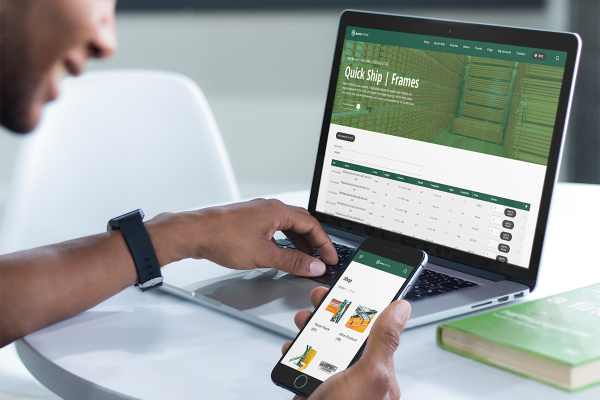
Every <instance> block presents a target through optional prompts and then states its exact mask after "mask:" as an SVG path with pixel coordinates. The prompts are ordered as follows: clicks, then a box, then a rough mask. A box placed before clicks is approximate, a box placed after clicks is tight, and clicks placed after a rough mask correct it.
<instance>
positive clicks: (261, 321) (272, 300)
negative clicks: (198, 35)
mask: <svg viewBox="0 0 600 400" xmlns="http://www.w3.org/2000/svg"><path fill="white" fill-rule="evenodd" d="M580 48H581V40H580V38H579V37H578V36H577V35H576V34H571V33H558V32H546V31H536V30H528V29H520V28H510V27H502V26H492V25H478V24H471V23H461V22H454V21H444V20H433V19H423V18H413V17H406V16H397V15H388V14H377V13H366V12H358V11H346V12H344V13H343V14H342V16H341V19H340V25H339V32H338V37H337V44H336V49H335V54H334V58H333V67H332V71H331V80H330V84H329V92H328V95H327V103H326V107H325V113H324V120H323V125H322V130H321V137H320V142H319V148H318V153H317V157H316V164H315V172H314V178H313V183H312V189H311V193H310V200H309V203H308V204H307V205H306V206H307V208H308V210H309V211H310V212H311V214H312V215H313V216H315V217H316V218H317V219H318V220H319V222H320V223H321V224H322V226H323V227H324V228H325V230H326V232H327V233H328V234H329V235H330V237H331V239H332V240H333V241H334V243H335V245H336V247H337V249H338V252H339V255H340V264H338V265H335V266H329V267H328V268H327V272H326V273H325V275H324V276H322V277H319V278H316V279H308V278H302V277H297V276H293V275H290V274H286V273H283V272H280V271H277V270H254V271H245V272H237V271H234V272H230V273H229V271H228V272H227V274H226V275H225V276H217V277H215V278H214V279H209V280H198V279H197V278H196V279H195V278H194V274H190V273H189V268H181V270H180V271H179V272H177V271H178V270H177V269H172V270H171V272H170V277H169V276H166V280H165V285H164V286H163V289H164V290H165V291H167V292H169V293H172V294H175V295H178V296H181V297H184V298H187V299H190V300H192V301H194V302H197V303H198V304H202V305H204V306H207V307H211V308H213V309H215V310H219V311H221V312H224V313H227V314H230V315H232V316H235V317H237V318H240V319H243V320H245V321H248V322H250V323H253V324H256V325H260V326H262V327H265V328H267V329H270V330H272V331H275V332H278V333H281V334H283V335H285V336H288V337H293V336H295V335H296V333H297V331H298V330H297V329H296V327H295V326H294V323H293V317H294V314H295V313H296V312H297V311H298V310H300V309H306V308H311V304H310V302H309V297H308V294H309V292H310V291H311V290H312V289H313V288H315V287H317V286H322V285H330V284H331V283H332V282H333V281H334V280H335V278H336V276H337V274H339V273H340V271H341V270H342V269H343V268H344V267H345V265H346V263H347V262H348V260H349V259H350V258H351V257H352V255H353V253H354V251H355V249H356V248H357V246H358V245H359V244H360V243H361V241H362V240H363V239H364V238H365V237H367V236H376V237H380V238H384V239H387V240H390V241H394V242H397V243H400V244H403V245H408V246H412V247H415V248H418V249H422V250H424V251H426V252H427V254H428V256H429V264H428V265H427V270H426V271H425V272H424V273H423V274H422V275H421V277H420V280H419V281H418V283H417V284H416V285H415V286H414V288H413V289H412V290H411V292H410V293H408V295H407V297H406V298H407V299H408V300H409V301H410V302H411V304H412V310H413V311H412V317H411V319H410V321H409V323H408V326H409V327H410V326H418V325H422V324H426V323H430V322H434V321H438V320H441V319H443V318H448V317H453V316H456V315H460V314H464V313H468V312H471V311H474V310H479V309H483V308H486V307H491V306H494V305H497V304H501V303H505V302H509V301H512V300H514V299H518V298H522V297H524V296H527V295H528V294H529V293H530V292H531V291H532V290H533V289H534V288H535V286H536V282H537V277H538V271H539V267H540V257H541V254H542V246H543V242H544V234H545V230H546V223H547V219H548V211H549V207H550V200H551V197H552V189H553V186H554V184H555V182H556V177H557V171H558V168H559V164H560V155H561V150H562V144H563V141H564V137H565V131H566V127H567V122H568V115H569V109H570V105H571V99H572V93H573V89H574V84H575V77H576V71H577V66H578V62H579V53H580ZM296 62H306V63H309V62H310V59H298V60H296ZM290 79H292V77H291V78H290ZM294 79H296V80H295V81H293V82H291V83H293V84H301V79H302V77H295V78H294ZM292 87H293V85H292ZM307 158H308V159H312V158H313V156H312V155H307ZM279 244H280V246H282V247H288V248H291V247H293V244H292V243H290V242H289V241H287V240H285V239H283V240H279ZM232 246H234V244H232ZM188 262H193V263H200V262H198V261H188ZM204 263H208V262H206V261H204ZM206 268H207V265H204V266H200V265H198V269H206ZM173 274H175V275H173ZM373 289H374V290H377V288H373Z"/></svg>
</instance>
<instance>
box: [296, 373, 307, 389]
mask: <svg viewBox="0 0 600 400" xmlns="http://www.w3.org/2000/svg"><path fill="white" fill-rule="evenodd" d="M306 382H308V377H307V376H306V375H300V376H298V377H297V378H296V380H295V381H294V386H295V387H297V388H298V389H300V388H303V387H304V385H306Z"/></svg>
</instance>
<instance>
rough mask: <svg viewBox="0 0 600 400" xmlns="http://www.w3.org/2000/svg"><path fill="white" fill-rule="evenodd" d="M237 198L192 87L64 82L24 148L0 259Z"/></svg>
mask: <svg viewBox="0 0 600 400" xmlns="http://www.w3.org/2000/svg"><path fill="white" fill-rule="evenodd" d="M238 199H239V191H238V187H237V183H236V181H235V177H234V175H233V169H232V168H231V163H230V161H229V157H228V155H227V151H226V149H225V146H224V144H223V140H222V138H221V134H220V132H219V128H218V126H217V123H216V121H215V119H214V116H213V114H212V111H211V109H210V107H209V105H208V103H207V101H206V98H205V97H204V95H203V93H202V92H201V90H200V88H199V87H198V86H197V85H196V84H195V83H194V82H193V81H192V80H190V79H189V78H187V77H185V76H182V75H179V74H174V73H166V72H157V71H138V70H130V71H127V70H123V71H105V72H92V73H88V74H85V75H84V76H82V77H80V78H68V79H66V80H65V81H63V83H62V84H61V95H60V97H59V100H57V101H56V102H55V103H54V104H51V105H49V106H48V107H47V109H46V111H45V113H44V116H43V121H42V123H41V124H40V126H39V128H38V129H37V130H36V131H35V132H33V133H31V134H30V137H28V138H27V139H25V141H24V143H23V144H22V147H21V149H20V154H19V156H18V158H17V164H16V166H15V172H14V174H13V177H12V182H11V185H10V186H9V192H8V197H7V200H6V203H5V204H6V206H5V209H4V217H3V219H2V226H1V227H0V254H5V253H8V252H13V251H17V250H22V249H27V248H32V247H37V246H41V245H45V244H50V243H55V242H59V241H64V240H68V239H73V238H76V237H80V236H84V235H89V234H94V233H99V232H102V231H103V230H104V229H106V223H107V221H108V220H109V219H110V218H112V217H115V216H117V215H120V214H123V213H126V212H128V211H131V210H134V209H137V208H142V209H143V210H144V212H145V213H146V215H147V218H151V217H153V216H155V215H156V214H159V213H161V212H165V211H171V212H173V211H181V210H185V209H191V208H196V207H201V206H203V205H207V204H213V203H219V202H228V201H235V200H238Z"/></svg>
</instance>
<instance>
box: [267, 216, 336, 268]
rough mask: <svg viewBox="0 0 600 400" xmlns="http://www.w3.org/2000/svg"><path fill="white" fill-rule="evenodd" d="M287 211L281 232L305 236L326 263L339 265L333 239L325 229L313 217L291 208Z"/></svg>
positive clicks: (280, 228) (280, 227)
mask: <svg viewBox="0 0 600 400" xmlns="http://www.w3.org/2000/svg"><path fill="white" fill-rule="evenodd" d="M287 211H288V214H286V215H287V218H286V221H284V222H282V224H281V226H279V230H281V231H290V232H294V233H295V234H298V235H302V236H304V237H305V238H306V240H308V242H309V243H310V244H311V245H312V247H314V248H315V250H317V253H319V255H320V256H321V258H322V259H323V261H324V262H326V263H327V264H329V265H335V264H337V262H338V255H337V251H336V250H335V246H334V245H333V243H332V242H331V239H329V236H327V234H326V233H325V231H324V230H323V227H321V224H319V222H318V221H317V220H316V219H315V218H313V217H312V216H311V215H307V214H305V213H303V212H300V211H296V210H293V209H292V208H291V207H290V208H288V209H287ZM288 237H289V236H288Z"/></svg>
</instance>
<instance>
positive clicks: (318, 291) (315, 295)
mask: <svg viewBox="0 0 600 400" xmlns="http://www.w3.org/2000/svg"><path fill="white" fill-rule="evenodd" d="M328 291H329V290H328V289H327V288H326V287H322V286H321V287H317V288H314V289H313V290H312V292H310V302H311V303H312V305H313V307H315V308H316V307H317V306H318V305H319V303H320V302H321V300H323V297H325V295H326V294H327V292H328Z"/></svg>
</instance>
